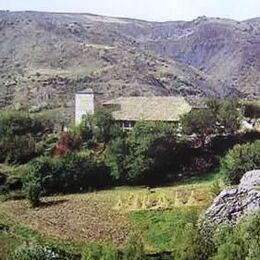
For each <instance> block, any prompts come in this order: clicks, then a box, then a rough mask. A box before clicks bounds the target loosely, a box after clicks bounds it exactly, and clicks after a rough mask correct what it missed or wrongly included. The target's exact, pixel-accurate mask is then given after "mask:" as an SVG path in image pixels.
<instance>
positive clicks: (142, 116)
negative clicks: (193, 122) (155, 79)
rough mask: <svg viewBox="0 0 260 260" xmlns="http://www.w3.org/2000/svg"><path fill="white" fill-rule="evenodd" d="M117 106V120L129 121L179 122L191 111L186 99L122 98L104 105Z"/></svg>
mask: <svg viewBox="0 0 260 260" xmlns="http://www.w3.org/2000/svg"><path fill="white" fill-rule="evenodd" d="M103 105H104V106H109V105H117V106H118V107H119V110H116V111H114V112H113V113H112V114H113V117H114V118H115V119H116V120H127V121H141V120H146V121H178V120H179V119H180V116H181V115H183V114H185V113H188V112H189V111H190V110H191V105H190V104H189V103H188V102H187V101H186V100H185V98H184V97H169V96H168V97H158V96H153V97H121V98H117V99H114V100H111V101H108V102H105V103H104V104H103Z"/></svg>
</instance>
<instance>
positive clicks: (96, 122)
mask: <svg viewBox="0 0 260 260" xmlns="http://www.w3.org/2000/svg"><path fill="white" fill-rule="evenodd" d="M77 130H78V132H79V133H80V134H81V136H82V139H83V141H84V142H89V141H91V139H95V141H97V142H102V143H108V142H109V141H110V140H112V139H113V138H116V137H118V136H120V135H122V130H121V128H120V127H119V126H118V125H117V124H116V122H115V121H114V119H113V117H112V115H111V114H110V113H109V112H106V111H98V112H96V113H95V114H94V115H92V116H88V117H87V118H86V119H85V120H83V122H82V123H81V124H80V125H79V126H78V129H77Z"/></svg>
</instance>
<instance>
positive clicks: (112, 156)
mask: <svg viewBox="0 0 260 260" xmlns="http://www.w3.org/2000/svg"><path fill="white" fill-rule="evenodd" d="M128 153H129V151H128V146H127V143H126V138H122V137H117V138H115V139H113V140H111V141H110V142H109V144H108V145H107V147H106V150H105V161H106V164H107V166H108V167H109V168H110V172H111V176H112V177H113V179H114V180H116V181H117V182H118V183H125V182H126V179H127V178H126V158H127V156H128Z"/></svg>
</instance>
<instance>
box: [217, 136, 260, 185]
mask: <svg viewBox="0 0 260 260" xmlns="http://www.w3.org/2000/svg"><path fill="white" fill-rule="evenodd" d="M259 151H260V141H259V140H257V141H255V142H254V143H252V144H250V143H247V144H243V145H235V146H234V147H233V149H231V150H230V151H229V152H228V153H227V155H226V156H225V157H224V159H223V160H222V162H221V172H222V173H223V174H224V176H225V178H226V181H227V182H228V183H229V184H238V183H239V181H240V179H241V177H242V176H243V175H244V174H245V173H246V172H247V171H250V170H255V169H259V168H260V153H259Z"/></svg>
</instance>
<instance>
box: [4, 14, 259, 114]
mask: <svg viewBox="0 0 260 260" xmlns="http://www.w3.org/2000/svg"><path fill="white" fill-rule="evenodd" d="M259 72H260V20H259V19H253V20H249V21H244V22H236V21H232V20H225V19H217V18H206V17H200V18H198V19H196V20H194V21H191V22H182V21H179V22H164V23H159V22H147V21H141V20H134V19H125V18H111V17H103V16H97V15H90V14H70V13H40V12H6V11H2V12H0V87H1V94H0V106H1V108H7V107H12V108H16V109H29V110H34V109H36V110H37V109H54V108H60V107H63V108H65V110H67V111H69V110H71V109H72V107H73V102H74V100H73V94H74V92H75V91H77V90H82V89H84V88H87V87H91V88H93V89H94V90H96V91H99V92H102V93H103V96H102V98H101V99H104V100H106V99H109V98H112V97H117V96H120V95H131V96H136V95H179V94H181V95H185V96H187V95H189V96H190V95H196V96H210V97H226V96H245V95H252V94H253V95H254V94H257V93H255V92H257V87H258V88H259V84H260V78H259Z"/></svg>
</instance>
